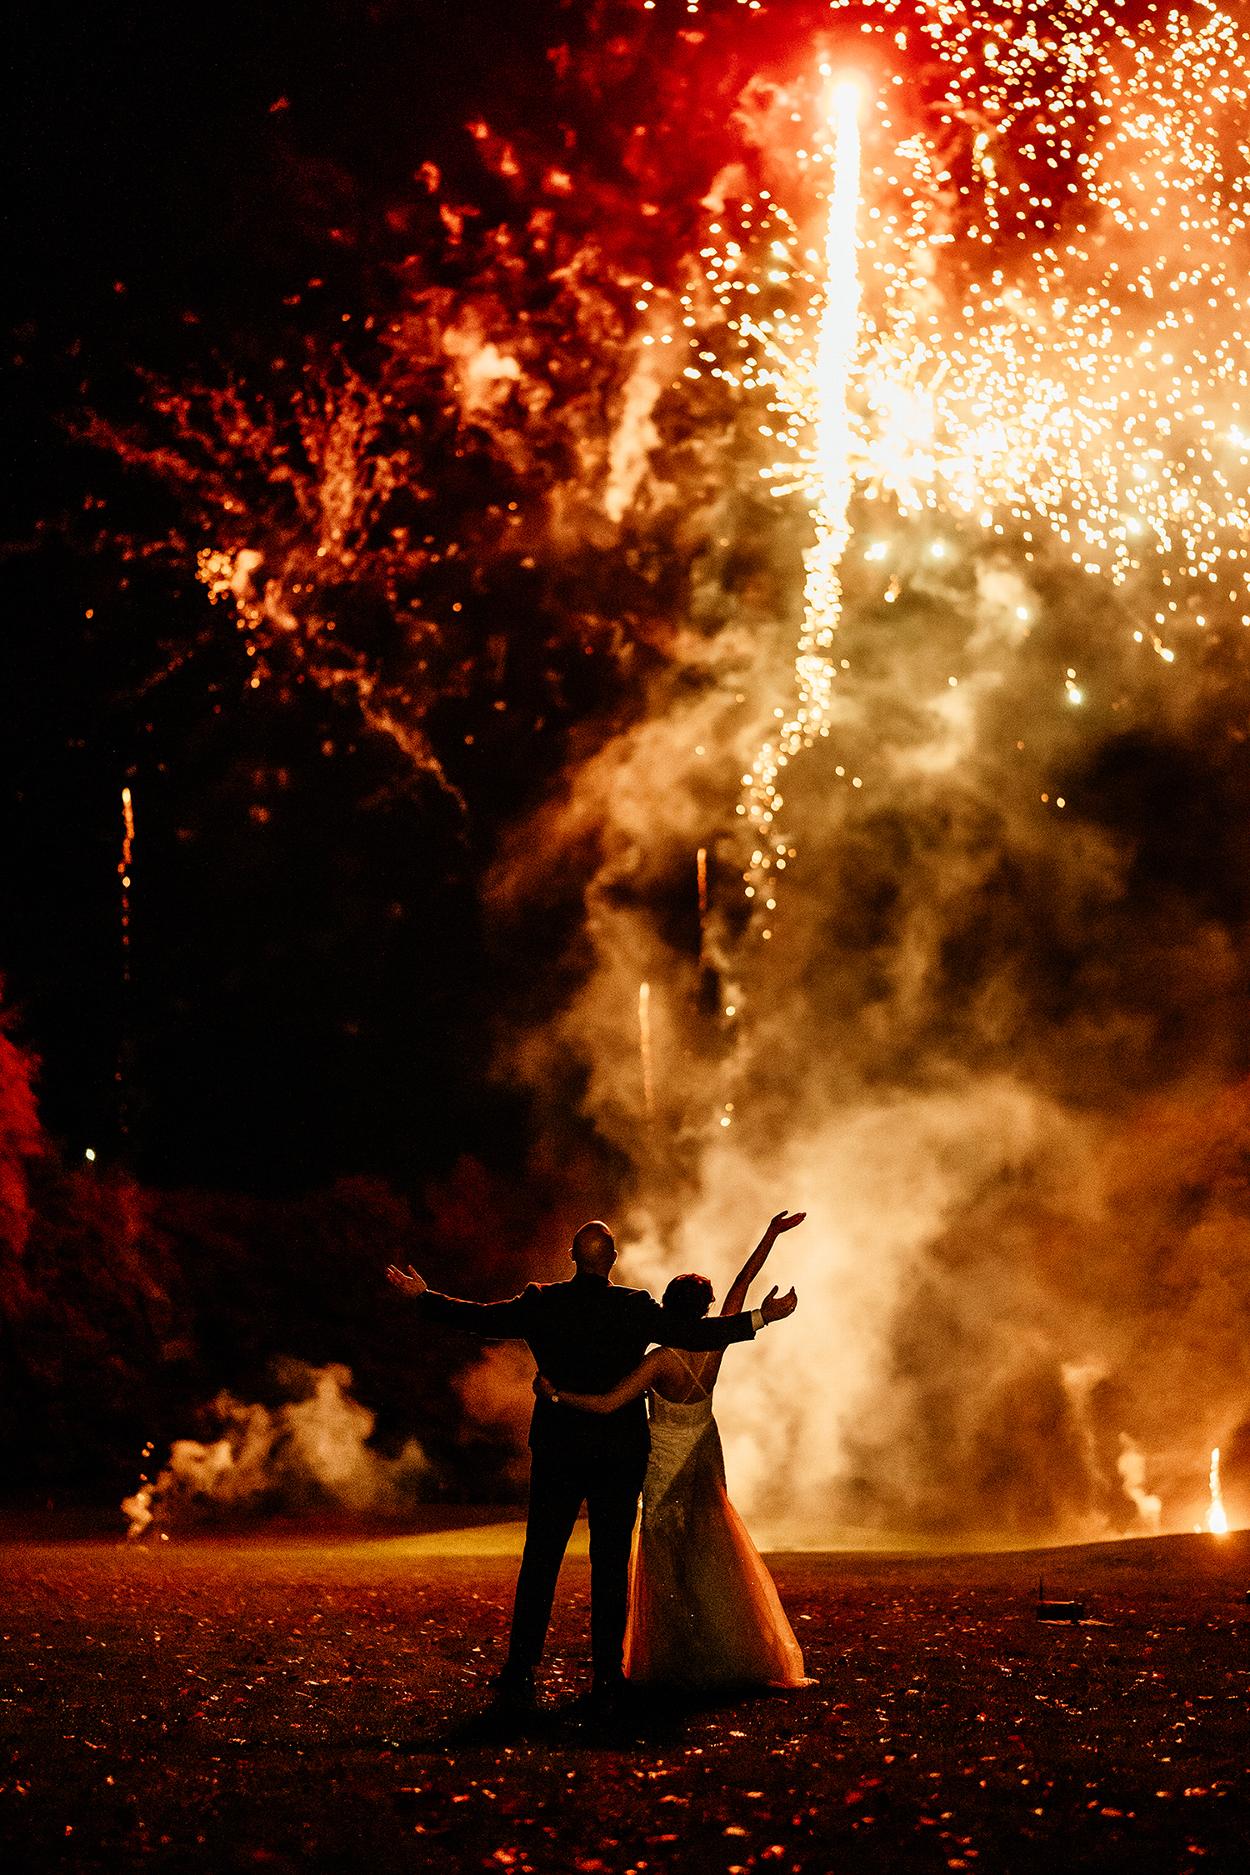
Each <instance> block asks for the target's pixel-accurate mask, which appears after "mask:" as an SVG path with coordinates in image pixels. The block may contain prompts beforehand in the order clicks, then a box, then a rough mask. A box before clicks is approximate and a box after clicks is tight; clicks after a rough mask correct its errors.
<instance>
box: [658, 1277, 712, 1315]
mask: <svg viewBox="0 0 1250 1875" xmlns="http://www.w3.org/2000/svg"><path fill="white" fill-rule="evenodd" d="M711 1302H712V1285H711V1283H710V1282H709V1281H708V1279H707V1277H706V1276H674V1278H673V1280H672V1282H671V1283H670V1284H669V1286H668V1288H667V1289H666V1290H665V1291H664V1307H665V1308H666V1309H667V1310H668V1312H669V1314H670V1315H679V1316H680V1317H681V1319H682V1320H683V1321H687V1322H697V1321H698V1319H699V1317H700V1316H701V1315H706V1314H707V1312H708V1309H709V1308H710V1307H711Z"/></svg>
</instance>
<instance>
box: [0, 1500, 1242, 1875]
mask: <svg viewBox="0 0 1250 1875" xmlns="http://www.w3.org/2000/svg"><path fill="white" fill-rule="evenodd" d="M511 1535H512V1533H511V1532H509V1531H506V1530H505V1531H503V1532H501V1531H499V1530H496V1531H494V1532H492V1531H491V1530H489V1529H481V1530H478V1531H476V1532H466V1533H462V1534H457V1533H455V1532H443V1533H441V1534H430V1535H426V1536H424V1537H418V1538H392V1539H377V1540H345V1539H342V1538H336V1539H327V1540H326V1541H324V1542H321V1543H316V1542H312V1541H309V1540H307V1539H302V1540H301V1539H294V1538H288V1539H285V1540H282V1541H277V1540H272V1539H270V1540H267V1541H266V1540H257V1539H256V1538H250V1539H240V1540H235V1541H229V1540H226V1539H216V1540H213V1541H207V1540H199V1541H190V1540H183V1541H173V1542H169V1543H157V1544H155V1545H152V1546H150V1547H141V1546H132V1547H129V1548H127V1547H126V1546H124V1545H121V1544H113V1543H101V1542H67V1543H61V1544H54V1543H32V1542H25V1543H17V1542H13V1543H9V1544H7V1545H6V1546H5V1547H3V1549H0V1628H2V1629H3V1639H2V1640H0V1654H2V1656H3V1658H2V1664H0V1867H3V1868H5V1869H7V1870H14V1871H16V1870H26V1869H40V1870H42V1869H65V1870H75V1871H78V1870H84V1871H85V1870H92V1869H129V1868H133V1867H135V1866H136V1865H145V1866H152V1867H163V1868H203V1869H205V1870H212V1871H221V1870H235V1869H252V1870H255V1869H261V1870H273V1871H284V1870H288V1869H289V1870H295V1869H301V1870H303V1869H344V1870H346V1869H364V1870H366V1871H380V1870H390V1869H424V1868H427V1867H438V1868H446V1869H455V1870H459V1869H465V1870H478V1869H480V1870H492V1871H500V1870H504V1871H515V1872H524V1871H528V1870H533V1871H536V1872H537V1875H547V1871H560V1872H562V1871H566V1870H567V1871H583V1872H585V1875H592V1872H593V1875H625V1871H645V1872H647V1875H653V1872H655V1871H665V1872H667V1871H693V1870H698V1871H705V1870H707V1871H717V1872H720V1871H724V1872H725V1875H733V1872H734V1871H744V1870H749V1869H756V1868H758V1869H761V1870H776V1871H790V1872H793V1871H804V1872H806V1871H812V1872H813V1875H815V1872H817V1871H819V1872H820V1875H833V1872H834V1871H837V1872H839V1875H841V1872H843V1871H845V1872H848V1875H853V1872H854V1871H859V1870H881V1871H886V1870H889V1871H892V1872H895V1871H898V1870H930V1869H932V1870H942V1869H961V1868H966V1869H977V1870H982V1871H994V1875H1000V1872H1004V1875H1017V1872H1021V1875H1028V1872H1030V1871H1034V1870H1039V1871H1040V1870H1045V1871H1047V1875H1067V1871H1070V1870H1084V1869H1090V1870H1092V1869H1114V1870H1119V1869H1123V1870H1129V1869H1132V1870H1135V1871H1147V1872H1148V1875H1153V1871H1155V1870H1160V1871H1169V1872H1179V1871H1183V1870H1190V1869H1192V1870H1195V1871H1204V1872H1209V1871H1215V1870H1225V1869H1228V1870H1232V1869H1234V1868H1236V1869H1238V1870H1239V1871H1241V1870H1244V1869H1245V1868H1246V1867H1248V1866H1250V1721H1248V1695H1250V1602H1248V1601H1247V1589H1248V1588H1250V1533H1247V1532H1235V1533H1234V1534H1232V1535H1231V1536H1229V1537H1227V1538H1226V1539H1223V1540H1222V1541H1221V1540H1219V1539H1215V1538H1212V1537H1207V1536H1201V1537H1200V1536H1193V1537H1169V1538H1159V1539H1149V1540H1143V1541H1138V1542H1125V1543H1107V1544H1100V1545H1096V1546H1090V1547H1086V1548H1081V1549H1068V1550H1054V1551H1048V1552H1045V1553H1040V1554H1039V1553H1033V1554H1020V1553H1016V1554H996V1555H976V1556H959V1557H945V1558H943V1557H925V1556H915V1555H911V1556H898V1555H889V1556H873V1555H867V1554H863V1553H853V1554H803V1555H792V1556H778V1557H776V1558H775V1559H774V1569H775V1574H776V1577H777V1581H778V1584H779V1587H780V1589H781V1593H782V1598H783V1600H784V1601H785V1603H786V1605H787V1608H788V1609H789V1612H790V1614H791V1618H792V1620H793V1621H794V1626H795V1630H796V1632H797V1634H798V1636H799V1639H800V1641H801V1642H802V1644H803V1647H804V1651H805V1654H806V1658H807V1663H808V1671H809V1672H810V1673H812V1674H813V1675H814V1677H815V1679H816V1684H815V1685H814V1686H812V1687H810V1688H808V1689H806V1690H805V1691H802V1692H795V1693H787V1694H782V1695H773V1696H765V1697H757V1698H752V1699H747V1700H742V1701H739V1702H736V1703H733V1702H731V1703H724V1704H719V1705H706V1706H704V1707H702V1708H695V1707H691V1706H684V1707H678V1706H669V1707H662V1706H652V1707H650V1708H648V1709H646V1710H644V1711H643V1712H641V1713H640V1714H639V1715H637V1717H636V1718H634V1719H632V1720H631V1722H630V1724H629V1725H627V1726H625V1727H622V1728H618V1730H616V1731H615V1732H613V1733H611V1734H607V1735H605V1734H603V1733H596V1732H595V1731H593V1730H591V1729H590V1728H589V1727H588V1726H587V1725H586V1724H584V1723H583V1722H582V1717H581V1714H580V1712H579V1709H578V1706H577V1703H576V1701H577V1696H578V1695H579V1694H580V1693H582V1692H584V1690H585V1687H586V1682H587V1667H586V1660H585V1635H586V1617H587V1590H588V1580H587V1571H586V1563H585V1561H584V1559H583V1558H580V1557H576V1556H574V1557H571V1558H570V1560H569V1561H568V1562H567V1563H566V1566H565V1572H564V1576H563V1578H562V1581H561V1592H560V1597H559V1601H558V1604H557V1615H556V1621H555V1624H554V1627H553V1631H552V1639H551V1646H550V1650H549V1671H548V1676H547V1686H546V1691H547V1697H548V1706H547V1709H546V1710H545V1711H544V1713H543V1714H542V1715H541V1717H540V1719H539V1720H538V1721H537V1722H536V1723H535V1724H534V1725H533V1726H531V1727H530V1728H529V1729H528V1730H527V1731H526V1732H525V1733H523V1734H522V1735H518V1736H514V1737H511V1738H505V1737H500V1736H498V1735H495V1734H492V1733H491V1732H490V1731H489V1729H488V1728H483V1727H481V1726H480V1725H478V1724H476V1723H475V1715H477V1714H478V1713H479V1712H480V1711H481V1708H482V1707H483V1706H484V1704H485V1702H486V1698H487V1692H488V1684H489V1679H490V1676H491V1673H492V1672H493V1670H494V1668H495V1667H496V1665H497V1663H498V1659H499V1653H500V1649H501V1646H502V1642H503V1635H504V1630H505V1624H506V1618H507V1611H508V1608H509V1604H510V1596H511V1586H512V1579H513V1574H514V1571H515V1559H514V1558H513V1557H512V1556H511V1555H509V1554H507V1553H506V1552H507V1550H508V1549H509V1547H511ZM1041 1571H1044V1573H1045V1576H1046V1581H1047V1588H1048V1592H1050V1591H1053V1592H1054V1593H1055V1594H1072V1595H1078V1596H1080V1597H1082V1598H1083V1599H1084V1600H1085V1602H1086V1604H1087V1613H1088V1615H1089V1616H1090V1617H1093V1619H1092V1620H1090V1621H1088V1622H1087V1623H1085V1624H1083V1625H1081V1626H1069V1625H1053V1624H1050V1623H1041V1622H1039V1621H1038V1620H1037V1619H1036V1616H1035V1613H1034V1600H1035V1591H1036V1585H1037V1578H1038V1575H1039V1572H1041Z"/></svg>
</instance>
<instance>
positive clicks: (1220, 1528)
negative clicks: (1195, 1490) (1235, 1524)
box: [1207, 1445, 1228, 1536]
mask: <svg viewBox="0 0 1250 1875" xmlns="http://www.w3.org/2000/svg"><path fill="white" fill-rule="evenodd" d="M1209 1483H1210V1486H1211V1505H1210V1509H1209V1510H1208V1511H1207V1529H1208V1530H1209V1531H1210V1532H1211V1535H1212V1536H1227V1535H1228V1513H1227V1512H1226V1511H1225V1509H1224V1493H1223V1491H1222V1490H1221V1489H1220V1448H1219V1446H1218V1445H1217V1446H1216V1447H1215V1449H1214V1450H1213V1452H1212V1453H1211V1472H1210V1478H1209Z"/></svg>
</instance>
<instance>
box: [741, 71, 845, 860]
mask: <svg viewBox="0 0 1250 1875" xmlns="http://www.w3.org/2000/svg"><path fill="white" fill-rule="evenodd" d="M822 72H823V75H824V76H826V77H827V76H828V75H829V73H828V68H827V67H823V68H822ZM827 122H828V127H829V133H830V136H831V138H832V140H833V149H832V163H833V187H832V189H831V191H830V194H829V200H828V208H827V214H826V221H825V239H824V286H823V293H822V296H821V306H820V322H819V330H818V334H817V339H816V347H815V362H814V366H813V369H812V379H811V385H810V406H809V407H810V419H811V428H812V449H811V460H810V476H811V481H812V485H813V494H814V499H813V502H812V509H811V515H812V525H813V528H814V530H815V539H814V540H813V542H812V544H811V546H810V547H809V548H808V549H807V551H806V553H805V554H804V556H803V567H804V583H803V628H802V631H801V632H800V634H799V642H798V648H797V651H796V653H795V660H794V677H795V702H794V708H793V712H792V714H791V715H790V716H788V717H784V718H783V720H782V722H781V726H780V728H779V730H778V731H777V733H776V736H775V739H771V740H769V741H768V742H766V743H764V744H763V746H762V747H761V749H760V751H759V753H758V755H757V756H756V757H755V760H754V762H753V763H752V765H751V774H750V776H749V778H747V780H746V795H747V813H748V817H749V820H750V822H751V825H752V829H753V831H754V832H755V833H756V834H757V836H758V847H759V849H760V857H759V859H758V860H754V861H753V862H752V865H751V866H750V868H749V869H748V870H747V873H746V875H745V877H746V881H747V884H748V887H751V888H754V887H755V886H758V884H759V883H760V880H761V878H762V876H763V874H764V873H765V872H766V871H767V870H768V868H769V866H770V865H771V864H772V863H773V858H774V851H775V852H776V853H784V851H785V847H784V842H782V841H781V840H780V839H779V835H778V829H777V827H776V814H777V810H778V809H779V808H780V807H781V805H782V801H781V796H780V794H779V792H778V779H779V776H780V771H781V769H782V768H784V767H785V765H786V763H787V762H788V761H789V760H790V758H791V756H793V755H796V754H797V753H798V752H799V751H800V750H801V749H805V748H810V747H811V744H812V742H813V741H814V740H815V738H816V737H817V736H821V735H825V734H827V733H828V725H829V714H830V704H831V701H832V695H833V682H834V674H835V667H834V662H833V656H832V647H833V635H834V633H835V631H836V630H837V628H838V621H839V617H840V615H841V611H842V582H841V578H840V572H839V569H840V567H841V563H842V557H843V555H844V553H845V552H846V545H847V540H848V538H849V533H850V523H849V510H850V501H851V487H852V472H851V444H852V437H851V418H850V408H849V401H848V393H849V388H850V378H851V369H852V366H853V364H854V360H855V348H856V341H857V336H858V317H859V268H858V258H857V242H856V233H855V221H856V209H857V206H858V202H859V90H858V87H857V86H856V85H855V84H854V83H853V82H852V81H851V80H849V79H843V80H841V81H839V82H838V83H837V84H836V85H834V86H833V87H832V90H831V92H830V94H829V101H828V105H827ZM779 714H780V712H779ZM750 896H754V891H753V890H752V891H751V893H750Z"/></svg>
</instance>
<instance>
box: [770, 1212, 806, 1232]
mask: <svg viewBox="0 0 1250 1875" xmlns="http://www.w3.org/2000/svg"><path fill="white" fill-rule="evenodd" d="M806 1216H807V1212H806V1211H789V1212H787V1211H778V1213H777V1215H776V1217H774V1218H770V1219H769V1221H768V1234H769V1236H770V1237H780V1236H781V1234H782V1232H783V1231H787V1230H793V1229H794V1227H795V1225H796V1224H801V1223H802V1222H803V1219H804V1218H805V1217H806Z"/></svg>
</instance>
